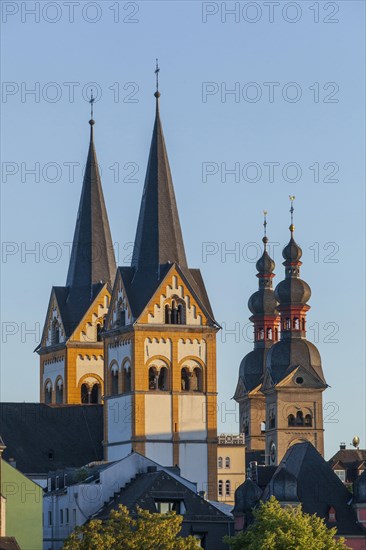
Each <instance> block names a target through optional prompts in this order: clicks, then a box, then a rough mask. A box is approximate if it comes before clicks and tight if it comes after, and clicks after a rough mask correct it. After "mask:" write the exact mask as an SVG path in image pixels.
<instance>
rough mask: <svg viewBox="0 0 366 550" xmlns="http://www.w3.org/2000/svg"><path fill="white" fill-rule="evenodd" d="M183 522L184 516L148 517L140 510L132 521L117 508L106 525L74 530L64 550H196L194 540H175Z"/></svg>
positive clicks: (95, 522)
mask: <svg viewBox="0 0 366 550" xmlns="http://www.w3.org/2000/svg"><path fill="white" fill-rule="evenodd" d="M182 521H183V516H179V515H176V514H175V512H169V513H167V514H155V513H154V514H151V513H150V512H148V511H147V510H142V509H141V508H138V509H137V517H136V519H134V518H133V517H131V515H130V513H129V510H128V508H126V506H121V505H120V506H119V508H118V510H112V512H111V514H110V516H109V518H108V519H107V520H106V521H104V522H103V521H100V520H92V521H90V522H88V523H86V524H85V525H81V526H80V527H77V528H76V529H75V530H74V531H73V532H72V533H71V535H70V536H69V538H68V539H67V540H66V541H65V544H64V546H63V550H101V549H103V550H132V549H133V550H197V548H200V545H199V542H198V541H197V539H195V538H194V537H185V538H183V537H178V533H179V531H180V530H181V525H182Z"/></svg>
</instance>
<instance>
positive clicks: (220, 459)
mask: <svg viewBox="0 0 366 550" xmlns="http://www.w3.org/2000/svg"><path fill="white" fill-rule="evenodd" d="M217 467H218V468H222V456H219V458H218V459H217Z"/></svg>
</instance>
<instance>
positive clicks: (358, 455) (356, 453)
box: [328, 449, 366, 467]
mask: <svg viewBox="0 0 366 550" xmlns="http://www.w3.org/2000/svg"><path fill="white" fill-rule="evenodd" d="M337 461H340V462H342V464H344V466H345V467H348V466H354V465H356V464H357V465H360V464H362V463H363V462H364V461H366V449H339V450H338V451H337V452H336V454H335V455H334V456H332V458H331V459H330V460H329V461H328V462H329V464H330V465H333V464H335V463H336V462H337Z"/></svg>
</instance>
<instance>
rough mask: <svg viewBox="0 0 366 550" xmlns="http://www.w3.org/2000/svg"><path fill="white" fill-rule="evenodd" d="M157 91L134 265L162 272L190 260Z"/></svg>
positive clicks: (133, 257) (137, 267)
mask: <svg viewBox="0 0 366 550" xmlns="http://www.w3.org/2000/svg"><path fill="white" fill-rule="evenodd" d="M157 70H158V68H157ZM154 95H155V97H156V116H155V124H154V129H153V135H152V141H151V147H150V155H149V161H148V165H147V171H146V178H145V186H144V191H143V195H142V201H141V207H140V215H139V220H138V225H137V231H136V238H135V246H134V249H133V255H132V264H131V265H132V267H134V268H135V269H137V270H145V269H148V270H149V271H151V270H153V271H154V272H155V273H156V274H157V276H158V274H159V271H160V267H161V266H162V265H164V264H168V263H177V264H179V266H180V267H182V268H186V267H187V260H186V254H185V251H184V244H183V237H182V231H181V227H180V223H179V216H178V209H177V204H176V200H175V194H174V188H173V181H172V176H171V173H170V167H169V160H168V154H167V151H166V146H165V140H164V135H163V128H162V125H161V121H160V112H159V97H160V92H159V91H158V90H157V91H156V92H155V94H154Z"/></svg>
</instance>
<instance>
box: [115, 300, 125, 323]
mask: <svg viewBox="0 0 366 550" xmlns="http://www.w3.org/2000/svg"><path fill="white" fill-rule="evenodd" d="M117 323H118V325H119V326H120V327H124V326H125V324H126V311H125V308H124V306H123V302H122V298H120V299H119V300H118V304H117Z"/></svg>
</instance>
